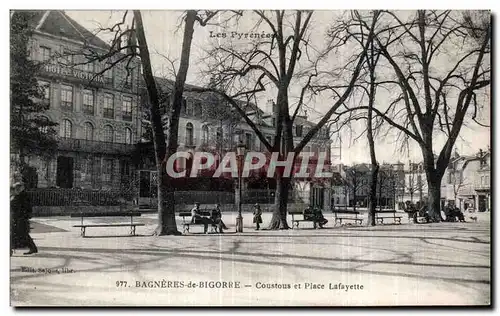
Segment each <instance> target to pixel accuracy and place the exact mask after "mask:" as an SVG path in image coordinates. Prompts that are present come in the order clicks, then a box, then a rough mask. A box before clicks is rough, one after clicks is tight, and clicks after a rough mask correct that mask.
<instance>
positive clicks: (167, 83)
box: [141, 77, 262, 113]
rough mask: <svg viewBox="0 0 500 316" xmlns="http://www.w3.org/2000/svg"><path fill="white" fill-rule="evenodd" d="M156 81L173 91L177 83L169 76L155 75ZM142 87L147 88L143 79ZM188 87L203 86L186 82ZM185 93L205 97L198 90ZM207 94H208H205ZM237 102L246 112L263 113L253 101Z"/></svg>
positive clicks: (164, 88) (163, 87)
mask: <svg viewBox="0 0 500 316" xmlns="http://www.w3.org/2000/svg"><path fill="white" fill-rule="evenodd" d="M155 81H156V85H157V86H158V88H159V89H162V90H164V91H165V90H167V91H171V90H172V89H173V88H174V85H175V81H173V80H171V79H167V78H161V77H155ZM141 87H142V88H145V82H144V81H142V80H141ZM184 87H185V88H186V89H190V88H202V87H200V86H196V85H192V84H188V83H186V84H185V86H184ZM184 94H185V95H187V96H194V95H195V94H197V95H200V97H199V98H200V99H203V97H202V96H201V95H202V94H201V93H197V92H190V91H185V92H184ZM205 95H206V94H205ZM210 95H213V96H214V95H215V93H210ZM236 102H237V103H239V105H245V108H244V110H245V112H254V113H255V111H259V113H262V110H261V109H259V107H257V106H256V105H255V104H253V103H248V104H247V102H246V101H243V100H236Z"/></svg>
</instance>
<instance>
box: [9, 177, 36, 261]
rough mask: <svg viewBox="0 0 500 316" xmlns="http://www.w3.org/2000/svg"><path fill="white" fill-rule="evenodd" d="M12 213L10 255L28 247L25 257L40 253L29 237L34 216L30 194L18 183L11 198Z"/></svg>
mask: <svg viewBox="0 0 500 316" xmlns="http://www.w3.org/2000/svg"><path fill="white" fill-rule="evenodd" d="M10 212H11V222H10V223H11V227H10V234H11V235H10V236H11V245H10V247H11V248H10V254H11V255H12V253H13V250H14V249H18V248H24V247H28V249H29V251H28V252H25V253H24V254H25V255H30V254H33V253H37V252H38V248H37V247H36V245H35V242H34V241H33V239H32V238H31V236H30V235H29V233H30V218H31V215H32V208H31V203H30V201H29V197H28V194H27V193H26V191H25V190H24V184H23V183H21V182H16V183H15V184H14V186H13V188H12V192H11V197H10Z"/></svg>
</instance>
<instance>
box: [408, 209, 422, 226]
mask: <svg viewBox="0 0 500 316" xmlns="http://www.w3.org/2000/svg"><path fill="white" fill-rule="evenodd" d="M404 212H405V213H406V214H408V223H413V218H414V216H415V213H416V214H417V222H418V223H422V222H426V219H425V216H420V215H419V213H420V212H419V211H418V210H411V211H409V210H404Z"/></svg>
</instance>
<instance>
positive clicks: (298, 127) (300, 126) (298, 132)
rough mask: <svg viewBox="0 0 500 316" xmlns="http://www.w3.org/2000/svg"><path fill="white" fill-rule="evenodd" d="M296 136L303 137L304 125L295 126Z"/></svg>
mask: <svg viewBox="0 0 500 316" xmlns="http://www.w3.org/2000/svg"><path fill="white" fill-rule="evenodd" d="M295 136H297V137H302V125H297V126H295Z"/></svg>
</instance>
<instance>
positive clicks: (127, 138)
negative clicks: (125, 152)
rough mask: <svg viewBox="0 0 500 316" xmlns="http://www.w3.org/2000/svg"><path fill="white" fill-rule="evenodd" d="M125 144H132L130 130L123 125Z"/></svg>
mask: <svg viewBox="0 0 500 316" xmlns="http://www.w3.org/2000/svg"><path fill="white" fill-rule="evenodd" d="M125 144H132V130H131V129H130V128H128V127H125Z"/></svg>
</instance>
